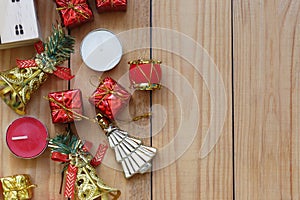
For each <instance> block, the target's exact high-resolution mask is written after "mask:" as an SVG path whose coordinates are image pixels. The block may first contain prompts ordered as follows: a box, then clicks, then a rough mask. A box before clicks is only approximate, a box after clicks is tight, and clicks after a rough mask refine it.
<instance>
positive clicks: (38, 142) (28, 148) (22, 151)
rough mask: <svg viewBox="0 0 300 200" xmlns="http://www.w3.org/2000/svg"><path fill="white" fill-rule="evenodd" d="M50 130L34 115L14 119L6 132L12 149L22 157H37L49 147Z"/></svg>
mask: <svg viewBox="0 0 300 200" xmlns="http://www.w3.org/2000/svg"><path fill="white" fill-rule="evenodd" d="M47 138H48V132H47V129H46V127H45V126H44V124H42V123H41V122H40V121H39V120H37V119H35V118H33V117H22V118H19V119H16V120H15V121H13V122H12V123H11V124H10V125H9V127H8V129H7V132H6V143H7V146H8V148H9V149H10V151H11V152H12V153H13V154H14V155H16V156H17V157H20V158H26V159H29V158H36V157H38V156H39V155H41V154H42V153H43V152H44V151H45V149H46V148H47V143H48V142H47Z"/></svg>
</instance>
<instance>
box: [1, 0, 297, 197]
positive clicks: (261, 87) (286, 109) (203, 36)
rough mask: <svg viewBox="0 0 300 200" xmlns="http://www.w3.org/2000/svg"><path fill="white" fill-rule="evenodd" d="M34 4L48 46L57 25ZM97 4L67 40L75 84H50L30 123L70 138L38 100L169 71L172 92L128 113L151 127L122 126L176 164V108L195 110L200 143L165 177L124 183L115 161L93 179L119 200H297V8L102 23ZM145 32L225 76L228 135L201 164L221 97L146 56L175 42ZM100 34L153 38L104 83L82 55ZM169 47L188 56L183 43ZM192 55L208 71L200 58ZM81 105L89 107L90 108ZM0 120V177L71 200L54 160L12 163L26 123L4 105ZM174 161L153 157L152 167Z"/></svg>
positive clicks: (259, 5) (10, 61)
mask: <svg viewBox="0 0 300 200" xmlns="http://www.w3.org/2000/svg"><path fill="white" fill-rule="evenodd" d="M36 3H37V12H38V18H39V22H40V25H41V31H42V35H43V37H46V36H48V35H49V34H50V31H51V25H52V24H55V23H56V21H57V20H60V19H59V16H58V14H57V12H56V10H55V8H56V7H55V4H54V3H53V2H52V1H45V0H36ZM90 4H91V7H92V9H93V11H94V15H95V19H94V21H93V22H90V23H87V24H85V25H82V26H80V27H78V28H74V29H72V30H70V34H71V35H72V36H74V37H76V49H75V51H76V52H75V54H73V55H72V57H71V59H70V63H69V64H70V67H71V69H72V71H73V73H74V74H76V76H77V77H78V78H76V79H75V80H73V81H71V82H69V83H68V82H67V81H62V80H59V79H58V78H56V77H51V78H50V79H49V80H47V82H46V83H45V84H44V85H43V86H42V87H41V88H40V89H39V91H38V92H37V93H36V94H35V95H34V96H33V98H32V101H31V102H30V103H29V104H28V106H27V114H28V115H31V116H35V117H37V118H38V119H39V120H41V121H42V122H43V123H45V124H46V126H47V128H48V130H49V133H50V135H51V136H52V137H53V136H55V135H56V134H57V133H59V132H61V131H62V130H63V129H64V127H63V126H59V125H53V124H52V123H51V119H50V110H49V106H48V102H46V101H45V100H42V96H45V95H47V94H48V93H49V92H52V91H60V90H66V89H68V88H74V87H79V86H80V85H82V84H83V85H84V84H86V83H89V82H90V81H89V77H91V75H95V76H102V77H103V76H106V75H109V76H112V77H113V78H115V79H117V80H118V79H122V77H123V75H124V74H126V72H127V71H128V65H127V61H128V60H131V59H135V58H139V57H148V58H149V57H153V58H156V59H160V60H162V61H163V63H164V64H165V66H166V68H164V69H167V67H169V68H168V69H171V71H170V72H169V71H168V73H169V74H164V80H163V82H164V83H165V86H164V87H163V88H162V89H161V90H159V91H154V92H152V93H147V92H134V94H133V98H132V100H131V101H130V106H129V107H128V108H127V110H128V113H129V114H128V113H127V115H125V118H126V117H128V116H129V117H130V116H135V115H138V114H141V113H144V112H149V110H151V109H153V119H152V120H142V121H141V122H137V123H138V124H130V123H129V124H126V123H125V124H124V128H125V129H126V130H128V131H129V132H130V133H132V132H137V135H136V136H139V134H141V135H142V136H143V138H144V142H145V143H147V144H152V145H153V146H155V147H157V148H158V149H159V151H164V152H165V153H166V154H167V155H168V154H169V155H173V154H177V153H179V152H180V151H181V150H182V148H183V147H182V145H183V143H181V141H177V142H173V143H171V145H170V146H168V148H167V150H166V148H165V147H166V146H167V145H168V144H169V143H170V142H171V141H172V139H173V138H175V137H176V135H177V134H180V133H178V129H179V128H180V125H181V123H186V120H185V119H183V117H184V116H183V115H182V113H183V111H182V110H181V108H182V106H181V104H180V103H182V104H186V105H188V104H193V103H198V104H199V110H200V111H199V120H197V121H195V122H194V123H196V124H197V125H198V126H199V128H198V129H197V130H189V129H187V130H186V132H190V131H196V133H197V135H196V137H195V138H192V139H193V140H192V143H191V145H190V146H188V148H187V149H186V150H185V151H184V153H183V154H182V156H181V157H179V158H178V159H176V160H175V161H174V162H173V161H172V160H171V159H170V161H169V163H168V165H166V166H165V167H163V168H161V169H159V170H154V171H153V172H151V173H148V174H144V175H136V176H134V177H133V178H131V179H129V180H125V178H124V177H123V174H122V172H121V171H119V170H117V169H115V168H114V167H111V165H110V164H109V160H110V159H114V158H113V154H111V153H108V154H107V155H106V157H105V159H107V162H104V163H103V165H101V166H100V167H99V168H98V169H97V171H98V173H99V175H100V176H101V177H102V178H103V179H104V181H105V182H106V183H107V184H108V185H110V186H113V187H116V188H118V189H120V190H121V191H122V195H121V198H120V199H130V200H140V199H156V200H160V199H184V200H189V199H205V200H206V199H211V200H216V199H239V200H244V199H251V200H252V199H259V200H260V199H284V200H286V199H300V183H299V178H300V172H299V167H300V166H299V164H300V153H299V152H300V140H299V139H300V138H299V133H298V132H299V128H300V127H299V124H300V114H299V113H300V106H299V105H300V104H299V102H300V92H299V91H300V82H299V81H300V79H299V72H300V69H299V64H300V38H299V34H300V33H299V32H300V22H299V20H300V17H299V13H300V12H299V9H300V1H299V0H265V1H261V0H188V1H179V0H161V1H159V0H144V1H140V0H129V2H128V10H127V12H126V13H105V14H98V13H97V12H96V9H95V4H94V1H92V0H91V1H90ZM149 27H162V28H168V29H171V30H173V31H177V32H179V33H181V34H185V35H187V36H189V37H190V38H192V39H194V40H195V41H196V42H197V43H198V44H200V45H201V46H202V47H204V49H205V50H206V51H207V53H208V55H209V56H210V57H211V58H212V60H213V62H214V63H215V64H216V66H217V67H218V70H219V72H220V74H221V77H222V79H223V82H224V87H225V90H226V100H227V101H226V102H227V103H226V105H227V106H226V107H227V113H226V119H225V124H224V127H223V130H222V134H221V136H220V138H219V140H218V143H217V145H216V146H215V148H214V149H213V150H212V151H211V152H210V154H209V155H208V156H207V157H205V158H203V159H201V158H200V157H199V152H200V149H201V145H202V143H203V141H204V137H205V134H206V131H207V130H208V128H209V126H210V125H212V126H213V125H214V123H213V122H211V115H212V110H211V105H212V102H211V98H210V97H211V96H210V92H215V93H216V94H215V95H216V96H217V97H218V95H219V94H218V93H217V92H216V91H209V90H208V87H207V85H206V84H205V80H204V78H203V77H202V76H201V74H199V73H198V72H197V71H196V70H195V66H193V65H192V64H191V63H190V62H189V60H186V59H184V58H182V57H181V56H180V55H176V54H174V53H172V52H168V51H165V50H163V49H155V48H151V45H152V44H160V43H161V44H163V43H164V42H166V41H167V42H168V38H164V37H160V36H159V35H155V34H150V33H151V29H149ZM96 28H106V29H109V30H111V31H113V32H114V33H122V32H124V31H126V30H131V29H135V28H147V30H150V31H149V32H147V33H145V34H137V35H134V34H135V32H133V33H129V36H130V37H132V38H135V39H134V40H132V41H126V42H127V43H126V45H129V46H134V45H136V46H138V47H139V46H142V45H143V44H147V46H146V47H147V48H144V49H139V50H136V51H131V52H128V53H126V54H124V56H123V57H122V60H121V62H120V64H119V65H118V66H117V67H116V68H114V69H113V70H111V71H109V72H106V73H104V74H99V73H96V72H92V71H89V70H88V69H87V68H86V67H85V66H84V64H83V63H82V60H81V58H80V53H79V46H80V42H81V40H82V38H83V37H84V36H85V35H86V34H87V33H88V32H90V31H92V30H94V29H96ZM130 34H133V35H130ZM169 42H170V45H178V46H179V47H182V49H185V43H184V41H180V40H174V41H169ZM178 46H176V47H178ZM188 51H189V52H190V53H191V54H192V55H194V57H195V58H199V59H200V60H201V59H202V57H201V56H200V57H199V55H198V54H197V51H196V49H188ZM34 53H35V52H34V49H33V46H29V47H22V48H15V49H11V50H2V51H0V70H1V71H3V70H7V69H10V68H12V67H14V66H15V59H16V58H20V59H26V58H31V57H32V56H33V55H34ZM197 56H198V57H197ZM202 64H203V66H206V65H207V63H205V62H203V63H202ZM65 65H68V63H66V64H65ZM209 66H210V65H209ZM176 72H178V73H179V74H180V75H181V77H184V78H185V80H187V81H188V83H189V84H190V87H191V88H193V90H194V93H195V95H196V97H197V102H191V98H190V97H186V98H185V100H184V101H183V102H180V100H179V99H178V96H177V95H180V94H183V93H184V91H185V90H186V89H185V88H183V87H181V86H182V85H180V83H181V82H180V81H178V79H177V76H176ZM208 75H209V76H208V77H209V80H208V81H209V82H210V84H212V85H214V81H215V78H216V77H215V76H216V74H214V73H212V72H210V71H208ZM126 86H128V85H126ZM171 87H175V88H177V89H178V90H176V91H177V92H179V94H178V93H177V94H176V93H174V92H172V91H171V90H170V88H171ZM87 92H89V91H87ZM87 95H88V93H87ZM83 98H84V101H85V102H86V98H87V96H86V95H83ZM85 104H86V105H85V109H87V111H90V110H91V108H92V107H91V106H90V105H88V103H85ZM157 105H159V106H161V107H160V108H162V109H161V110H163V111H164V113H160V115H161V116H164V120H165V121H164V122H165V123H163V124H162V123H161V120H160V119H161V118H159V117H155V116H156V115H155V114H157V113H156V112H155V111H158V110H157V109H154V108H155V106H157ZM215 109H218V107H215ZM218 110H219V109H218ZM218 110H217V111H216V112H218ZM0 112H1V116H2V117H1V120H0V127H1V131H2V137H0V159H1V162H0V177H3V176H9V175H13V174H20V173H28V174H30V176H31V177H32V181H33V182H34V183H36V184H38V188H36V189H34V198H33V199H36V200H40V199H49V200H50V199H51V200H54V199H55V200H57V199H64V198H63V197H62V196H61V195H59V185H60V172H61V169H62V166H61V165H59V164H58V163H55V162H53V161H51V160H50V152H49V151H45V153H44V154H43V155H42V156H40V157H38V158H37V159H34V160H22V159H19V158H16V157H14V156H13V155H12V154H11V153H10V151H9V150H8V148H7V146H6V142H5V133H6V128H7V126H8V125H9V124H10V123H11V122H12V121H13V120H15V119H17V118H18V117H20V116H18V115H16V114H15V113H14V112H12V111H11V110H10V109H9V108H8V107H7V106H6V105H5V104H4V103H3V102H1V104H0ZM191 112H193V111H191ZM157 115H158V114H157ZM84 127H86V125H85V122H80V123H78V124H76V125H75V126H74V127H73V128H74V129H75V128H76V129H77V131H78V133H79V135H80V136H82V137H85V138H87V139H92V141H95V138H97V140H99V141H100V140H102V139H104V137H103V138H100V135H101V134H102V133H101V130H100V129H99V128H97V127H96V126H95V127H94V126H91V128H92V131H90V132H89V133H86V132H85V131H84V129H83V128H84ZM137 127H140V130H143V131H142V132H143V133H141V131H139V129H138V128H137ZM141 135H140V136H141ZM151 136H153V137H151ZM183 149H184V148H183ZM167 159H168V158H166V157H162V156H159V155H158V157H157V158H156V160H154V162H157V163H160V162H165V161H166V160H167ZM167 161H168V160H167ZM106 163H108V164H106Z"/></svg>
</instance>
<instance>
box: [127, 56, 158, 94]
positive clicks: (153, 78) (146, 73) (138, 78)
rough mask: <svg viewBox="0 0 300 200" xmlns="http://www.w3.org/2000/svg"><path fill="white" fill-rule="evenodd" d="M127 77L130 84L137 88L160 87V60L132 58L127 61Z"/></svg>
mask: <svg viewBox="0 0 300 200" xmlns="http://www.w3.org/2000/svg"><path fill="white" fill-rule="evenodd" d="M128 64H129V65H130V68H129V79H130V82H131V84H132V86H133V87H134V88H135V89H137V90H153V89H160V87H161V84H160V81H161V76H162V72H161V67H160V64H161V61H155V60H133V61H130V62H128Z"/></svg>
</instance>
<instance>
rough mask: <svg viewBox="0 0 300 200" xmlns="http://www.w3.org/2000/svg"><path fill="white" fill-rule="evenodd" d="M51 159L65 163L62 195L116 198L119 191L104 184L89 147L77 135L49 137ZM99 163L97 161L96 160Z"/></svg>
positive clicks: (69, 196)
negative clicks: (93, 163) (97, 171)
mask: <svg viewBox="0 0 300 200" xmlns="http://www.w3.org/2000/svg"><path fill="white" fill-rule="evenodd" d="M48 146H49V148H50V149H51V153H52V156H51V159H52V160H54V161H58V162H62V163H66V166H65V168H64V170H66V178H65V192H64V196H65V197H67V198H70V199H74V198H75V199H80V200H86V199H90V200H92V199H96V198H99V197H101V199H103V200H108V199H112V200H116V199H118V198H119V196H120V194H121V192H120V191H119V190H117V189H114V188H112V187H109V186H107V185H105V184H104V182H103V180H101V179H100V178H99V177H98V176H97V174H96V170H95V168H94V167H93V166H92V164H91V161H92V160H93V158H92V156H91V154H90V153H89V152H88V150H89V147H88V145H85V144H84V143H83V142H82V141H81V140H80V139H79V138H78V137H76V136H75V135H71V134H70V132H68V134H66V135H58V136H56V137H55V138H52V139H50V141H49V145H48ZM98 163H99V162H98Z"/></svg>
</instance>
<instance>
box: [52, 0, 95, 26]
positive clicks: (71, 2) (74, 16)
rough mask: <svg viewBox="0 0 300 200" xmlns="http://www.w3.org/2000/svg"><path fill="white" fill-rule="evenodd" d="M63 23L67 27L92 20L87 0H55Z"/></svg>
mask: <svg viewBox="0 0 300 200" xmlns="http://www.w3.org/2000/svg"><path fill="white" fill-rule="evenodd" d="M55 3H56V6H57V8H56V10H58V11H59V13H60V16H61V18H62V22H63V25H64V26H66V27H69V28H72V27H75V26H78V25H80V24H83V23H85V22H88V21H91V20H93V18H94V17H93V12H92V10H91V9H90V7H89V4H88V2H87V0H55Z"/></svg>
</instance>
